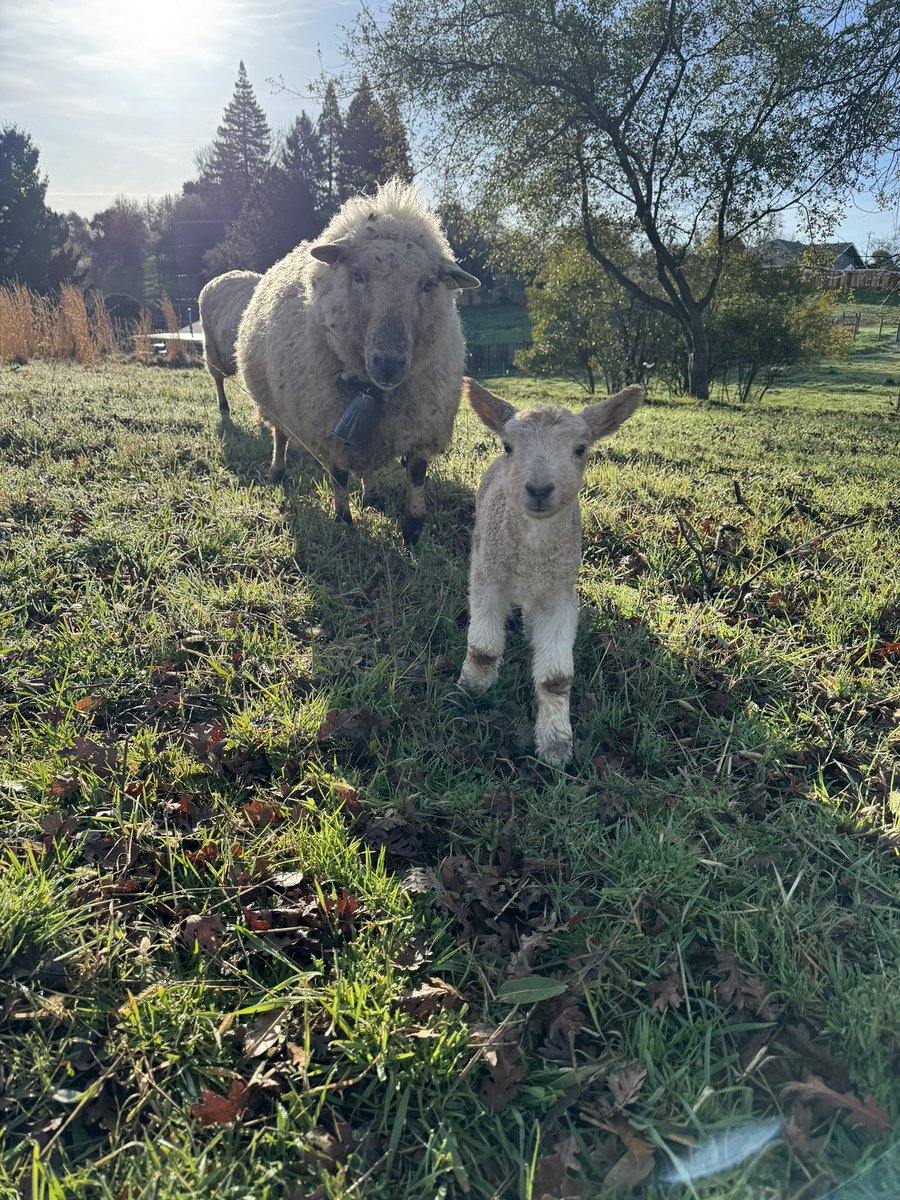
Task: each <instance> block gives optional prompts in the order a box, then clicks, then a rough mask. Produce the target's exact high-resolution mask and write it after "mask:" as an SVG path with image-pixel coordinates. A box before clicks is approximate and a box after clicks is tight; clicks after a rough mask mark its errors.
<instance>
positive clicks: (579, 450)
mask: <svg viewBox="0 0 900 1200" xmlns="http://www.w3.org/2000/svg"><path fill="white" fill-rule="evenodd" d="M585 450H587V446H576V447H575V457H576V458H584V452H585Z"/></svg>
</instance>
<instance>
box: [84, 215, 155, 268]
mask: <svg viewBox="0 0 900 1200" xmlns="http://www.w3.org/2000/svg"><path fill="white" fill-rule="evenodd" d="M90 227H91V231H92V234H93V236H92V239H91V275H92V278H93V282H95V283H99V284H104V283H105V284H108V283H109V282H110V278H111V276H112V275H114V274H115V273H116V272H122V271H126V272H134V271H136V270H137V269H139V268H140V267H142V265H143V262H144V256H145V255H146V253H147V247H148V244H149V240H150V235H149V230H148V229H147V219H146V217H145V215H144V211H143V209H142V208H141V207H140V206H139V205H138V204H136V203H135V202H134V201H133V200H129V199H128V198H127V197H126V196H117V197H116V199H115V201H114V202H113V204H111V205H110V207H109V208H105V209H104V210H103V211H102V212H98V213H97V215H96V216H95V217H93V218H92V219H91V223H90Z"/></svg>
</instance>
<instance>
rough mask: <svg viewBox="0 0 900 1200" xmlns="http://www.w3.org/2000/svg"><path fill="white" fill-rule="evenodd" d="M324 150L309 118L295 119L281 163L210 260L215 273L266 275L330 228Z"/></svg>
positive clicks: (252, 196) (251, 197)
mask: <svg viewBox="0 0 900 1200" xmlns="http://www.w3.org/2000/svg"><path fill="white" fill-rule="evenodd" d="M325 194H326V189H325V179H324V173H323V163H322V147H321V145H320V143H319V138H318V135H317V133H316V130H315V126H314V125H313V123H312V121H311V120H310V119H309V116H308V115H307V114H306V113H305V112H302V113H301V114H300V116H299V117H297V118H296V120H295V121H294V123H293V125H292V126H291V128H290V129H289V130H288V132H287V135H286V136H285V138H284V141H283V143H282V146H281V150H280V152H279V155H278V158H277V160H276V162H275V163H274V164H273V165H272V167H270V168H269V170H268V171H267V172H266V175H265V177H264V179H263V180H262V182H261V183H260V184H258V185H257V187H255V188H254V189H253V190H252V191H251V192H250V194H249V196H248V197H247V199H246V200H245V201H244V203H243V205H242V207H241V211H240V213H239V214H238V216H237V218H236V219H235V220H234V221H232V222H231V224H230V225H229V226H228V228H227V229H226V231H225V237H224V238H223V240H222V242H221V243H220V244H219V245H218V246H216V247H214V249H212V250H210V251H209V253H208V254H207V255H206V264H207V266H208V268H209V269H210V270H211V271H212V272H213V273H214V274H219V273H221V272H222V271H230V270H234V269H236V268H240V269H245V270H247V269H249V270H254V271H264V270H266V269H267V268H268V267H270V266H271V265H272V263H274V262H277V260H278V259H279V258H282V257H283V256H284V255H285V254H287V253H288V252H289V251H290V250H292V249H293V248H294V246H296V245H297V243H298V242H301V241H303V240H304V239H307V238H313V237H316V236H317V235H318V234H319V233H320V232H321V230H322V228H323V226H324V224H325V216H324V212H325Z"/></svg>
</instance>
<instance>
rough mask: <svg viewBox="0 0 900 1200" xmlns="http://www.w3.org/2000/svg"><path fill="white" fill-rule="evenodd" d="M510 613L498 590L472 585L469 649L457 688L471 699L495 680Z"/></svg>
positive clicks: (507, 603)
mask: <svg viewBox="0 0 900 1200" xmlns="http://www.w3.org/2000/svg"><path fill="white" fill-rule="evenodd" d="M509 611H510V604H509V601H508V600H507V599H506V597H505V596H504V595H503V594H502V593H501V592H500V591H499V589H497V588H496V587H492V586H491V585H489V584H475V583H473V584H472V585H471V587H470V589H469V636H468V649H467V650H466V661H465V662H464V663H463V668H462V672H461V673H460V676H459V680H458V686H459V687H461V688H462V689H463V690H464V691H466V692H469V693H470V695H472V696H480V695H481V693H482V692H485V691H487V689H488V688H489V687H490V686H491V684H492V683H493V682H494V680H495V679H496V678H497V672H498V671H499V670H500V659H501V658H502V657H503V648H504V646H505V645H506V618H507V617H508V616H509Z"/></svg>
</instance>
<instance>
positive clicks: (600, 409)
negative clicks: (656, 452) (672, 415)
mask: <svg viewBox="0 0 900 1200" xmlns="http://www.w3.org/2000/svg"><path fill="white" fill-rule="evenodd" d="M643 403H644V389H643V388H642V387H640V386H639V385H638V384H636V383H635V384H632V385H631V387H627V388H626V389H625V391H624V392H617V393H616V394H615V396H610V397H609V399H608V400H601V401H600V403H599V404H589V405H588V407H587V408H583V409H582V410H581V415H582V416H583V417H584V419H585V420H586V421H587V423H588V427H589V428H590V431H591V439H592V440H593V441H596V440H597V438H602V437H607V436H608V435H609V434H610V433H615V431H616V430H617V429H618V428H619V426H620V425H621V424H622V423H623V422H624V421H627V420H628V418H629V417H630V416H631V414H632V413H633V412H634V411H635V409H638V408H640V407H641V405H642V404H643Z"/></svg>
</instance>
